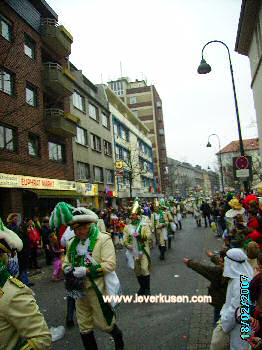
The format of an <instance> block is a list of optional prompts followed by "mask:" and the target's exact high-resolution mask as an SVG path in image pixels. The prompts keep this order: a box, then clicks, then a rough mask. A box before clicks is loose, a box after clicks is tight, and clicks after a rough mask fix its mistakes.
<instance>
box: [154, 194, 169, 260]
mask: <svg viewBox="0 0 262 350" xmlns="http://www.w3.org/2000/svg"><path fill="white" fill-rule="evenodd" d="M165 209H166V205H165V200H164V199H163V198H161V199H160V201H159V203H158V202H156V203H155V207H154V214H153V215H152V216H151V218H152V224H153V227H154V229H155V232H156V239H157V242H158V247H159V250H160V257H159V258H160V260H165V252H166V246H167V239H168V237H167V234H168V232H167V228H168V225H169V218H168V216H167V214H166V212H165V211H164V210H165Z"/></svg>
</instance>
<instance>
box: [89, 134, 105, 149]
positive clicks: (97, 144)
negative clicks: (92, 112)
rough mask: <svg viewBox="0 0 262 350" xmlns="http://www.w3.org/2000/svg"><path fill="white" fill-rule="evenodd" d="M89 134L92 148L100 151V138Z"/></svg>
mask: <svg viewBox="0 0 262 350" xmlns="http://www.w3.org/2000/svg"><path fill="white" fill-rule="evenodd" d="M90 136H91V147H92V149H93V150H95V151H97V152H101V151H102V145H101V138H100V137H98V136H96V135H94V134H91V135H90Z"/></svg>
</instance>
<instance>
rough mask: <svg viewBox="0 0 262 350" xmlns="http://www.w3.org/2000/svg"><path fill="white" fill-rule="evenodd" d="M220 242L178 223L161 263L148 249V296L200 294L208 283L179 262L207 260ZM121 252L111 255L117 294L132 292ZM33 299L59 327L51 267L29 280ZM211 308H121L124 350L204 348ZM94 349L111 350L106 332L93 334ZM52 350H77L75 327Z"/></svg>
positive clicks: (60, 294)
mask: <svg viewBox="0 0 262 350" xmlns="http://www.w3.org/2000/svg"><path fill="white" fill-rule="evenodd" d="M221 244H222V242H221V240H218V239H216V238H214V234H213V233H212V231H211V230H210V229H209V228H203V227H202V228H196V227H195V222H194V220H193V219H192V218H191V217H190V218H187V219H185V220H184V221H183V230H182V231H178V232H177V233H176V238H175V240H173V241H172V249H171V250H169V251H168V253H167V254H166V261H165V262H162V261H160V260H159V258H158V255H159V254H158V249H157V248H154V249H153V251H152V265H153V269H152V272H151V294H152V295H158V294H159V293H162V294H164V295H189V296H192V295H206V294H207V288H206V287H207V285H208V282H206V281H205V279H204V278H203V277H201V276H199V275H197V274H196V273H195V272H193V271H192V270H190V269H189V268H187V267H186V266H185V265H184V263H183V261H182V259H183V257H189V258H192V259H197V260H202V262H208V261H209V259H208V258H207V257H206V256H205V251H206V249H214V250H217V249H219V248H220V246H221ZM124 253H125V250H124V249H123V250H118V251H117V274H118V276H119V279H120V281H121V284H122V289H123V294H124V295H129V294H135V293H136V292H137V290H138V284H137V281H136V278H135V275H134V273H133V271H132V270H129V269H128V268H127V266H126V262H125V256H124ZM32 280H33V281H34V282H35V286H34V287H33V289H34V292H35V293H36V299H37V302H38V304H39V306H40V309H41V311H42V312H43V314H44V315H45V318H46V321H47V323H48V325H49V327H51V326H59V325H64V322H65V312H66V300H65V295H66V294H65V290H64V285H63V282H57V283H54V282H52V281H51V269H50V268H46V267H45V268H43V270H42V274H40V275H37V276H34V277H32ZM212 313H213V308H212V307H211V306H210V305H208V304H123V303H122V304H121V305H120V306H119V309H118V312H117V317H118V322H117V324H118V325H119V327H120V329H121V330H122V331H123V333H124V340H125V349H126V350H169V349H170V350H207V349H209V342H210V336H211V333H212ZM96 338H97V343H98V347H99V349H101V350H113V349H114V343H113V341H112V340H111V338H110V336H109V335H108V334H104V333H102V332H99V331H96ZM53 349H54V350H62V349H63V350H72V349H79V350H81V349H83V348H82V344H81V339H80V336H79V332H78V328H77V326H75V328H73V329H71V330H66V334H65V337H64V338H63V339H61V340H60V341H58V342H55V343H53Z"/></svg>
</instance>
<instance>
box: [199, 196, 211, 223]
mask: <svg viewBox="0 0 262 350" xmlns="http://www.w3.org/2000/svg"><path fill="white" fill-rule="evenodd" d="M200 210H201V212H202V215H203V218H204V221H205V227H207V225H209V227H211V208H210V205H209V204H208V203H207V201H206V200H205V201H203V203H202V205H201V207H200Z"/></svg>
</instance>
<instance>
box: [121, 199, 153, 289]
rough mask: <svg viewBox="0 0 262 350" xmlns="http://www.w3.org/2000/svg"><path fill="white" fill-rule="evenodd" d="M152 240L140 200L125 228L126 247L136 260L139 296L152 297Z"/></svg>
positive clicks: (135, 269)
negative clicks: (142, 214)
mask: <svg viewBox="0 0 262 350" xmlns="http://www.w3.org/2000/svg"><path fill="white" fill-rule="evenodd" d="M150 239H151V229H150V226H149V225H148V221H147V217H146V216H142V217H141V208H140V206H139V203H138V200H137V199H136V200H135V201H134V205H133V208H132V210H131V215H130V223H129V224H128V225H126V226H125V228H124V245H125V247H126V248H127V249H128V251H127V254H130V255H131V256H130V258H132V259H133V260H134V271H135V274H136V277H137V280H138V283H139V286H140V289H139V291H138V292H137V294H138V295H150V265H151V260H150Z"/></svg>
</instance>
